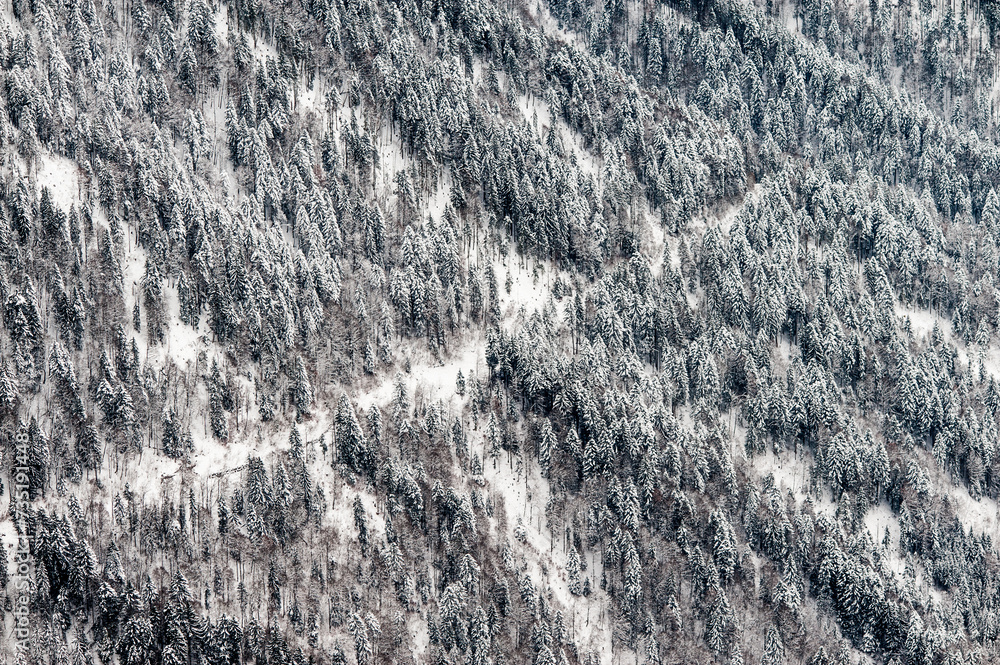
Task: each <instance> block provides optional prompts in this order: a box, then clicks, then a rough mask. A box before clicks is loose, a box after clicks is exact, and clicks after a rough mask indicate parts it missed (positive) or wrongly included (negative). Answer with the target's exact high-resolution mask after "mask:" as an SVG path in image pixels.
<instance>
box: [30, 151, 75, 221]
mask: <svg viewBox="0 0 1000 665" xmlns="http://www.w3.org/2000/svg"><path fill="white" fill-rule="evenodd" d="M37 186H38V192H39V195H40V194H41V191H42V188H43V187H48V188H49V194H50V195H51V196H52V202H53V203H55V204H56V206H58V207H59V208H60V209H62V211H63V212H69V209H70V207H71V206H74V205H76V206H77V207H79V204H80V171H79V169H78V168H77V166H76V163H75V162H74V161H73V160H71V159H68V158H66V157H60V156H58V155H52V154H45V155H42V156H41V157H40V158H39V167H38V179H37Z"/></svg>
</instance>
